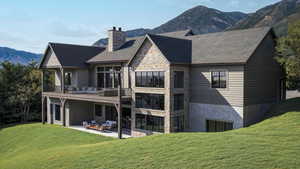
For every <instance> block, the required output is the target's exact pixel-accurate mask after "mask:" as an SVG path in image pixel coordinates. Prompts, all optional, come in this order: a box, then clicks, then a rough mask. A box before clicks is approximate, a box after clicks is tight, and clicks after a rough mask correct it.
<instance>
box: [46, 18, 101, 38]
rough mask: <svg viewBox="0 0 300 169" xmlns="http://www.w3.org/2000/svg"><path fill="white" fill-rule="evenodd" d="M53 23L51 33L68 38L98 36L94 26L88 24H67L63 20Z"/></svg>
mask: <svg viewBox="0 0 300 169" xmlns="http://www.w3.org/2000/svg"><path fill="white" fill-rule="evenodd" d="M51 25H52V26H51V33H53V34H54V35H55V36H62V37H68V38H81V37H85V38H87V37H94V36H98V33H97V31H96V30H95V29H94V28H92V27H88V26H86V25H66V24H64V23H62V22H53V23H52V24H51Z"/></svg>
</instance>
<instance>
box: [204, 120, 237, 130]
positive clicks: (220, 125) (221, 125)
mask: <svg viewBox="0 0 300 169" xmlns="http://www.w3.org/2000/svg"><path fill="white" fill-rule="evenodd" d="M232 129H233V123H230V122H224V121H216V120H206V131H207V132H223V131H227V130H232Z"/></svg>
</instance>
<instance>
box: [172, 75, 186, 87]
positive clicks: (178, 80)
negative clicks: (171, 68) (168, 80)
mask: <svg viewBox="0 0 300 169" xmlns="http://www.w3.org/2000/svg"><path fill="white" fill-rule="evenodd" d="M174 88H184V72H183V71H175V72H174Z"/></svg>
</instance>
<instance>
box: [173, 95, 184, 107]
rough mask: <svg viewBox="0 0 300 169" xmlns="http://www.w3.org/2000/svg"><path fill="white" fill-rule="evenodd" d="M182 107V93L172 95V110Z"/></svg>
mask: <svg viewBox="0 0 300 169" xmlns="http://www.w3.org/2000/svg"><path fill="white" fill-rule="evenodd" d="M183 109H184V94H175V95H174V111H176V110H183Z"/></svg>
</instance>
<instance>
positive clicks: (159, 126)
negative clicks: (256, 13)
mask: <svg viewBox="0 0 300 169" xmlns="http://www.w3.org/2000/svg"><path fill="white" fill-rule="evenodd" d="M274 53H275V35H274V33H273V31H272V29H270V28H256V29H248V30H239V31H230V32H222V33H213V34H206V35H194V34H193V32H192V31H190V30H185V31H178V32H170V33H165V34H159V35H153V34H147V35H145V36H143V37H137V38H126V36H125V33H124V32H123V31H122V30H121V29H120V28H119V29H118V30H117V29H116V28H113V29H112V30H109V31H108V45H107V46H106V47H100V46H79V45H69V44H59V43H49V44H48V46H47V49H46V51H45V54H44V57H43V59H42V61H41V63H40V69H41V70H43V94H42V96H43V99H42V100H43V102H42V104H43V106H42V107H43V111H42V115H43V121H46V122H47V123H49V124H61V125H64V126H76V125H81V124H82V122H83V121H91V120H95V121H97V122H98V123H102V122H105V121H106V120H111V121H121V122H120V123H119V125H120V126H118V128H122V129H124V130H126V131H128V132H130V134H131V135H132V136H134V137H138V136H145V135H151V134H155V133H171V132H182V131H195V132H218V131H226V130H231V129H237V128H242V127H247V126H249V125H252V124H254V123H257V122H259V121H260V120H262V119H263V117H264V114H265V113H266V112H267V111H268V109H269V108H270V106H271V105H272V104H274V103H277V102H279V101H281V100H283V99H285V85H284V84H285V81H284V80H285V79H284V73H283V71H282V68H281V66H280V65H279V64H278V63H276V61H275V59H274ZM119 86H120V90H118V87H119ZM118 113H120V114H121V115H122V116H121V118H120V119H118Z"/></svg>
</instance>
